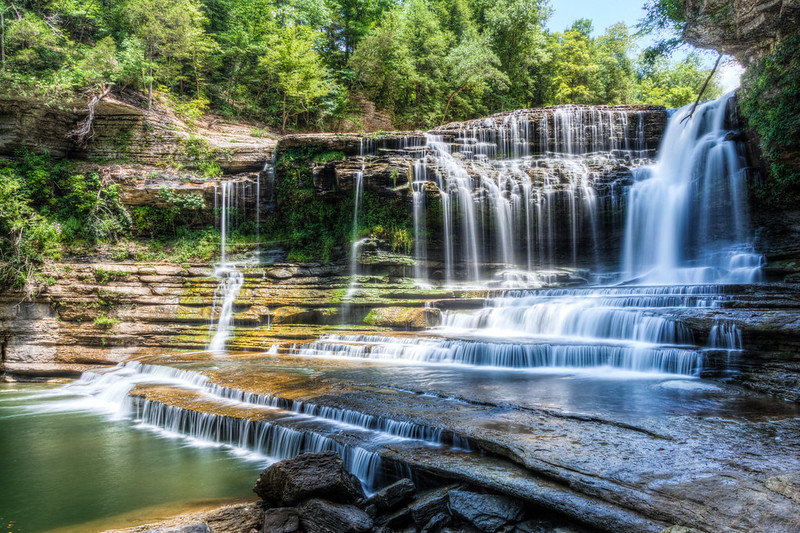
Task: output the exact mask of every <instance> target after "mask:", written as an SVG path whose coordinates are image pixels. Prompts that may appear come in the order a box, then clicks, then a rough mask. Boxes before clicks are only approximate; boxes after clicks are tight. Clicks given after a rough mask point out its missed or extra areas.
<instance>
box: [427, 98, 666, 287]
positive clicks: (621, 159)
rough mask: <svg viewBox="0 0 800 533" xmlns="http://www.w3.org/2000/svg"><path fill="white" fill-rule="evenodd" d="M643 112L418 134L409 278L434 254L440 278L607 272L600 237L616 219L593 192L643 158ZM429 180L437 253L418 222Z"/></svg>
mask: <svg viewBox="0 0 800 533" xmlns="http://www.w3.org/2000/svg"><path fill="white" fill-rule="evenodd" d="M647 112H651V113H653V114H654V116H656V115H657V113H658V111H657V110H650V111H643V110H639V111H631V110H630V109H627V108H625V109H621V108H614V107H587V106H558V107H555V108H549V109H544V110H521V111H515V112H511V113H505V114H500V115H495V116H493V117H488V118H486V119H480V120H475V121H471V122H467V123H463V124H458V123H455V124H451V125H448V126H446V127H443V128H441V129H439V130H435V131H433V132H430V133H427V134H426V135H425V146H424V149H423V150H417V151H415V152H414V153H415V154H416V155H417V159H416V160H415V161H414V165H413V168H414V177H413V180H412V183H411V191H412V202H413V209H414V231H415V242H416V245H415V249H414V254H415V261H416V265H417V268H416V270H415V278H417V279H418V280H423V283H424V279H423V272H422V268H421V265H423V264H427V262H428V261H429V260H430V259H431V255H432V254H433V253H436V252H440V253H441V258H440V260H441V261H442V262H443V272H442V273H443V276H442V277H443V278H444V281H445V283H446V284H452V283H453V282H455V281H461V280H464V281H469V282H473V283H474V282H481V281H488V279H487V272H489V273H494V274H495V275H501V277H502V276H506V277H507V274H504V272H513V271H518V270H527V271H529V272H530V271H534V270H537V269H538V270H540V271H542V270H552V269H555V268H561V267H569V268H575V267H583V268H592V269H595V270H599V269H601V268H613V266H612V265H611V264H610V263H606V264H602V261H601V257H600V255H601V254H600V251H601V247H600V240H601V238H603V237H605V234H606V233H607V232H609V231H613V226H614V224H615V223H616V220H609V221H607V220H606V219H605V213H604V211H606V209H602V210H601V205H600V197H599V195H598V193H597V188H598V187H608V188H610V189H611V190H612V191H616V190H619V189H620V188H621V186H619V185H617V181H618V180H620V179H626V176H627V174H628V173H630V172H631V171H632V170H636V169H638V168H640V167H642V166H644V165H645V164H646V163H648V159H647V156H648V150H647V142H646V139H647V131H646V130H647V127H646V120H645V114H646V113H647ZM630 113H635V114H636V115H635V119H631V120H629V116H628V115H629V114H630ZM428 184H430V185H431V186H432V185H435V186H436V187H437V188H438V190H439V198H438V199H439V201H440V202H441V209H440V211H441V215H440V216H441V243H442V244H441V247H440V248H439V250H431V249H430V248H429V247H428V245H427V242H426V237H428V238H431V239H435V238H436V236H434V235H431V231H430V228H427V227H425V226H424V224H425V221H426V217H427V211H428V210H429V209H431V205H429V204H430V202H426V199H425V195H424V191H425V190H426V187H427V186H428ZM615 187H616V188H615ZM617 203H618V204H619V205H612V206H609V209H607V210H608V211H610V212H614V211H617V210H620V209H621V207H622V205H621V204H622V202H621V200H620V201H618V202H617ZM603 207H605V206H603ZM603 251H604V252H605V254H606V260H608V259H610V256H609V254H608V252H607V251H605V250H603ZM498 271H500V272H498ZM518 277H519V279H531V280H535V279H536V276H530V275H525V276H518Z"/></svg>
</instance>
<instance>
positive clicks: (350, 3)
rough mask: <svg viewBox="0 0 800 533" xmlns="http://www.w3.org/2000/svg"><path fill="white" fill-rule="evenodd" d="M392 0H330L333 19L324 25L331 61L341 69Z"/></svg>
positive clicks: (328, 3) (329, 59)
mask: <svg viewBox="0 0 800 533" xmlns="http://www.w3.org/2000/svg"><path fill="white" fill-rule="evenodd" d="M393 3H394V2H393V1H392V0H328V2H327V6H328V10H329V13H330V22H329V23H328V24H327V25H326V27H325V28H324V33H325V44H324V47H323V49H324V53H325V55H326V58H327V61H328V65H330V66H331V68H334V69H341V68H343V67H345V66H346V65H347V63H348V62H349V61H350V56H351V55H352V54H353V52H354V51H355V49H356V47H357V46H358V43H359V42H361V40H362V39H363V38H364V37H366V36H367V35H368V34H369V32H370V31H371V30H372V28H374V27H375V26H376V25H378V23H379V22H380V20H381V17H382V16H383V14H384V13H385V12H386V11H387V10H388V9H389V8H390V7H391V6H392V4H393Z"/></svg>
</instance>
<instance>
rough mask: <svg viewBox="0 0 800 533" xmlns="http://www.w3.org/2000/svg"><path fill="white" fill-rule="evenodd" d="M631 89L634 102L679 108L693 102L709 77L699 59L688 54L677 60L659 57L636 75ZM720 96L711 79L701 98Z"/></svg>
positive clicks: (719, 91)
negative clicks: (636, 77) (636, 80)
mask: <svg viewBox="0 0 800 533" xmlns="http://www.w3.org/2000/svg"><path fill="white" fill-rule="evenodd" d="M638 76H639V83H637V84H636V86H635V88H634V100H635V101H638V102H641V103H647V104H655V105H663V106H666V107H671V108H675V107H682V106H685V105H687V104H690V103H692V102H694V101H695V99H696V98H697V94H698V93H699V92H700V90H701V89H702V87H703V84H704V83H705V81H706V78H707V77H708V72H707V71H706V70H705V69H704V68H703V67H702V66H701V64H700V59H699V58H698V57H697V56H695V55H689V56H688V57H686V58H685V59H682V60H679V61H675V60H673V61H670V60H668V59H667V58H664V57H661V58H659V59H657V60H654V61H653V62H651V63H650V64H648V65H647V67H646V68H645V69H644V70H643V71H641V72H640V73H639V74H638ZM721 94H722V89H721V88H720V86H719V84H718V83H717V82H716V81H715V80H714V79H713V78H712V80H711V81H710V82H709V84H708V87H706V90H705V92H704V93H703V99H704V100H708V99H713V98H718V97H719V96H720V95H721Z"/></svg>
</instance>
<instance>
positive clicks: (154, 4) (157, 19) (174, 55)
mask: <svg viewBox="0 0 800 533" xmlns="http://www.w3.org/2000/svg"><path fill="white" fill-rule="evenodd" d="M125 14H126V18H127V22H128V25H129V31H130V33H131V34H133V35H134V36H136V37H137V38H138V39H139V40H140V41H141V42H142V43H143V45H144V53H145V59H146V60H147V74H146V75H143V76H142V82H143V83H144V85H145V86H146V87H147V107H148V108H152V106H153V81H154V79H155V76H156V71H157V69H158V68H159V67H160V66H161V65H160V64H159V62H158V59H159V58H163V59H165V60H167V61H170V60H174V61H178V62H180V61H186V60H188V61H189V62H190V63H191V64H192V65H193V70H194V72H195V78H196V80H197V86H198V92H199V85H200V81H199V72H198V62H199V61H201V58H200V56H201V55H204V54H207V53H208V52H209V50H210V47H211V44H210V43H209V41H208V36H207V34H206V33H205V30H204V29H203V26H204V25H205V24H206V23H207V20H206V18H205V16H204V15H203V13H202V11H201V9H200V5H199V3H197V2H196V1H195V0H128V2H127V4H126V5H125Z"/></svg>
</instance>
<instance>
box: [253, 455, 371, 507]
mask: <svg viewBox="0 0 800 533" xmlns="http://www.w3.org/2000/svg"><path fill="white" fill-rule="evenodd" d="M253 491H254V492H255V493H256V494H258V495H259V496H260V497H261V498H262V499H263V500H264V501H266V502H268V503H271V504H276V505H280V506H292V505H296V504H297V503H299V502H301V501H303V500H307V499H310V498H325V499H327V500H331V501H335V502H341V503H354V502H358V501H362V500H363V499H364V498H365V495H364V490H363V489H362V488H361V483H360V482H359V481H358V478H357V477H356V476H354V475H353V474H351V473H350V472H348V471H346V470H345V469H344V463H343V462H342V458H341V457H339V455H338V454H337V453H336V452H331V451H328V452H321V453H306V454H302V455H298V456H297V457H294V458H292V459H285V460H283V461H278V462H277V463H275V464H273V465H270V466H269V467H267V468H266V469H264V471H263V472H261V475H260V476H259V477H258V481H257V482H256V485H255V487H253Z"/></svg>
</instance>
